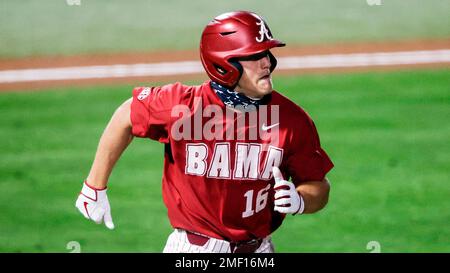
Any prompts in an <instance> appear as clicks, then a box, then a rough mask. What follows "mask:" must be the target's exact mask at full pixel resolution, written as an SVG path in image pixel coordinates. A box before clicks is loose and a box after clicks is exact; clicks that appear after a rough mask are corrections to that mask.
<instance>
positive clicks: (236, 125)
mask: <svg viewBox="0 0 450 273" xmlns="http://www.w3.org/2000/svg"><path fill="white" fill-rule="evenodd" d="M282 46H285V44H284V43H282V42H281V41H278V40H276V39H274V38H273V36H272V33H271V31H270V29H269V27H268V25H267V23H266V22H265V21H264V20H263V18H261V17H260V16H259V15H257V14H255V13H252V12H246V11H238V12H229V13H225V14H222V15H220V16H218V17H216V18H214V20H212V21H211V22H210V23H208V25H207V26H206V27H205V29H204V31H203V33H202V37H201V42H200V57H201V61H202V64H203V67H204V68H205V70H206V73H207V74H208V76H209V78H210V80H208V81H206V82H204V83H203V84H201V85H199V86H185V85H182V84H180V83H175V84H169V85H165V86H161V87H137V88H135V89H134V90H133V96H132V98H130V99H129V100H127V101H125V102H124V103H123V104H122V105H121V106H120V107H119V108H118V109H117V110H116V112H115V113H114V114H113V116H112V118H111V121H110V122H109V124H108V125H107V127H106V129H105V131H104V133H103V135H102V137H101V139H100V142H99V145H98V149H97V152H96V155H95V159H94V162H93V165H92V168H91V170H90V172H89V175H88V177H87V178H86V180H85V181H84V184H83V186H82V190H81V193H80V194H79V197H78V199H77V201H76V207H77V208H78V210H79V211H80V212H81V213H82V214H83V215H84V216H85V217H86V218H87V219H90V220H93V221H95V222H96V223H98V224H100V223H104V224H105V225H106V227H107V228H109V229H113V228H114V224H113V220H112V217H111V208H110V204H109V201H108V197H107V188H106V186H107V183H108V178H109V176H110V173H111V171H112V169H113V167H114V164H115V163H116V162H117V160H118V159H119V157H120V155H121V154H122V152H123V151H124V150H125V149H126V147H127V146H128V145H129V143H130V142H131V141H132V139H133V137H135V136H136V137H142V138H149V139H152V140H156V141H159V142H161V143H163V144H164V145H165V153H164V171H163V177H162V193H163V199H164V203H165V205H166V207H167V211H168V217H169V220H170V223H171V225H172V227H173V228H174V231H173V232H172V233H171V234H170V236H169V238H168V240H167V243H166V245H165V247H164V250H163V252H216V253H242V252H246V253H271V252H274V247H273V244H272V241H271V237H270V236H271V234H272V233H273V232H274V231H275V230H276V229H277V228H278V227H279V226H280V225H281V223H282V222H283V220H284V219H285V218H286V216H287V215H300V214H303V213H314V212H317V211H319V210H321V209H322V208H323V207H324V206H325V205H326V204H327V202H328V194H329V189H330V185H329V182H328V180H327V178H326V174H327V173H328V172H329V171H330V170H331V168H332V167H333V163H332V162H331V160H330V159H329V157H328V155H327V154H326V153H325V151H324V150H323V149H322V148H321V146H320V142H319V136H318V133H317V130H316V128H315V126H314V123H313V121H312V120H311V118H310V116H309V115H308V114H307V113H306V112H305V111H304V110H303V109H302V108H300V107H299V106H297V105H296V104H295V103H293V102H291V101H290V100H289V99H288V98H286V97H284V96H283V95H281V94H280V93H278V92H277V91H275V90H273V87H272V78H271V74H272V72H273V71H274V69H275V67H276V65H277V60H276V59H275V57H274V56H273V55H272V53H271V52H270V49H272V48H274V47H282Z"/></svg>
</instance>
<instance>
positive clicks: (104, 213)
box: [75, 181, 114, 229]
mask: <svg viewBox="0 0 450 273" xmlns="http://www.w3.org/2000/svg"><path fill="white" fill-rule="evenodd" d="M75 206H76V207H77V208H78V210H79V211H80V212H81V213H82V214H83V215H84V217H86V219H90V220H92V221H94V222H96V223H97V224H101V223H102V222H105V226H106V227H107V228H109V229H114V223H113V221H112V217H111V207H110V206H109V201H108V196H107V195H106V188H105V189H103V190H98V189H95V188H93V187H91V186H89V185H88V184H87V183H86V181H85V182H84V184H83V188H82V189H81V192H80V195H78V199H77V202H76V203H75Z"/></svg>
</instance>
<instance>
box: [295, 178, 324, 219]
mask: <svg viewBox="0 0 450 273" xmlns="http://www.w3.org/2000/svg"><path fill="white" fill-rule="evenodd" d="M297 191H298V192H300V194H301V195H302V197H303V200H304V202H305V210H304V211H303V213H315V212H317V211H319V210H321V209H322V208H324V207H325V206H326V204H327V203H328V196H329V193H330V183H329V182H328V179H327V178H326V177H325V178H324V179H323V181H307V182H302V184H301V185H299V186H298V187H297Z"/></svg>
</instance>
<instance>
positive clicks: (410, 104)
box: [0, 69, 450, 252]
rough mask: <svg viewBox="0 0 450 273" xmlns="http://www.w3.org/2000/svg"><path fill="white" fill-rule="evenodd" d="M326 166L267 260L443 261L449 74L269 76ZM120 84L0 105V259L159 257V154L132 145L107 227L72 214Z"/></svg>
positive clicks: (449, 217)
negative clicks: (311, 128)
mask: <svg viewBox="0 0 450 273" xmlns="http://www.w3.org/2000/svg"><path fill="white" fill-rule="evenodd" d="M275 83H276V89H278V90H280V91H281V90H282V91H283V92H284V93H285V94H286V95H287V96H288V97H290V98H291V99H292V100H294V101H295V102H297V103H298V104H299V105H301V106H303V107H304V108H305V109H306V110H307V111H308V112H309V113H310V114H311V115H312V117H313V118H314V120H315V122H316V125H317V127H318V130H319V132H320V135H321V139H322V145H323V147H324V148H325V149H326V150H327V151H328V153H329V154H330V156H331V158H332V159H333V161H334V163H335V165H336V166H335V168H334V169H333V170H332V171H331V173H330V174H329V178H330V180H331V183H332V191H331V197H330V202H329V205H328V206H327V208H326V209H325V210H323V211H322V212H320V213H318V214H314V215H303V216H298V217H287V219H286V221H285V222H284V224H283V226H282V227H281V228H280V229H279V230H277V231H276V232H275V234H274V242H275V246H276V249H277V251H278V252H369V250H367V249H366V245H367V243H368V242H369V241H378V242H379V243H380V245H381V251H382V252H450V230H449V229H448V227H449V226H450V203H449V202H448V199H449V196H450V188H449V186H448V181H449V170H448V166H450V144H449V142H448V140H449V139H450V124H449V122H448V118H449V116H450V107H449V106H450V95H449V94H450V71H449V70H448V69H447V70H434V71H433V70H424V71H403V72H390V73H388V72H377V73H359V74H334V75H308V76H298V77H276V78H275ZM130 91H131V87H130V86H122V87H92V88H84V89H75V88H74V89H64V90H49V91H45V92H36V93H32V92H26V93H5V94H2V95H1V96H0V109H1V110H0V111H1V115H0V123H1V125H2V126H1V131H0V137H1V142H0V151H1V154H2V155H1V157H0V183H1V188H2V191H1V192H0V207H1V208H2V209H1V214H0V223H1V224H0V252H69V250H66V244H67V243H68V242H70V241H78V242H79V243H80V244H81V251H82V252H160V251H161V250H162V248H163V246H164V243H165V240H166V238H167V235H168V234H169V233H170V232H171V228H170V225H169V222H168V220H167V216H166V209H165V207H164V205H163V202H162V198H161V183H160V180H161V174H162V173H161V170H162V161H163V147H162V145H160V144H158V143H156V142H152V141H147V140H143V139H136V140H135V141H134V142H133V143H132V145H131V146H130V147H129V149H128V150H127V151H126V152H125V154H124V156H123V157H122V158H121V160H120V161H119V163H118V165H117V167H116V169H115V171H114V173H113V175H112V177H111V179H110V190H109V198H110V201H111V204H112V213H113V218H114V221H115V224H116V230H114V231H109V230H107V229H106V228H105V227H104V226H98V225H95V224H94V223H92V222H89V221H87V220H85V219H84V218H83V217H82V216H81V214H79V213H78V211H77V210H76V208H75V207H74V202H75V200H76V197H77V194H78V192H79V190H80V188H81V183H82V180H83V179H84V178H85V176H86V175H87V173H88V171H89V167H90V164H91V162H92V159H93V156H94V152H95V148H96V145H97V141H98V138H99V137H100V135H101V133H102V130H103V128H104V126H105V125H106V123H107V121H108V120H109V117H110V116H111V114H112V113H113V111H114V109H115V108H116V107H117V106H118V105H119V104H120V103H121V102H122V101H123V100H125V99H126V98H128V97H129V96H130Z"/></svg>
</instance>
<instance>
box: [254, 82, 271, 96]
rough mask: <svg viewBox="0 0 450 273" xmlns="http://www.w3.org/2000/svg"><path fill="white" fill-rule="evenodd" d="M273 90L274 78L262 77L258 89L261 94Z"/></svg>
mask: <svg viewBox="0 0 450 273" xmlns="http://www.w3.org/2000/svg"><path fill="white" fill-rule="evenodd" d="M272 90H273V86H272V79H260V80H259V81H258V91H259V92H260V93H261V95H267V94H270V93H271V92H272Z"/></svg>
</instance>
